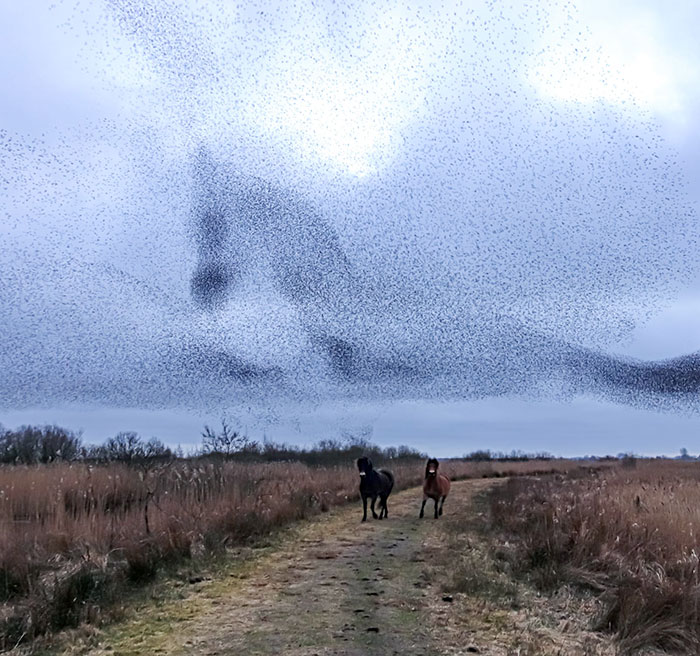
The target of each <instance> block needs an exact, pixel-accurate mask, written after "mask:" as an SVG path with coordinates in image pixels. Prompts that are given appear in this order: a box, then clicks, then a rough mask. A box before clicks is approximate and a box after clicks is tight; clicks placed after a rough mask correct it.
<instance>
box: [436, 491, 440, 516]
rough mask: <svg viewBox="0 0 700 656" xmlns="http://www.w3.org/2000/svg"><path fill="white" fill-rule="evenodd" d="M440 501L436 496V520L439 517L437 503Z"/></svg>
mask: <svg viewBox="0 0 700 656" xmlns="http://www.w3.org/2000/svg"><path fill="white" fill-rule="evenodd" d="M439 500H440V497H439V496H437V497H435V519H437V518H438V517H439V516H440V515H438V501H439Z"/></svg>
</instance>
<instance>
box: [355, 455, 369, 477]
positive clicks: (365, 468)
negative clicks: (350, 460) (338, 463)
mask: <svg viewBox="0 0 700 656" xmlns="http://www.w3.org/2000/svg"><path fill="white" fill-rule="evenodd" d="M357 468H358V469H359V470H360V476H367V474H369V473H370V472H371V471H372V461H371V460H370V459H369V458H368V457H367V456H362V457H361V458H358V459H357Z"/></svg>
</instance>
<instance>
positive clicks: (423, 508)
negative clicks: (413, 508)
mask: <svg viewBox="0 0 700 656" xmlns="http://www.w3.org/2000/svg"><path fill="white" fill-rule="evenodd" d="M427 500H428V497H425V496H424V497H423V503H422V504H421V507H420V515H418V516H419V517H420V518H421V519H423V512H424V511H425V502H426V501H427Z"/></svg>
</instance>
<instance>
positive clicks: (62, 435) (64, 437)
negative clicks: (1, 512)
mask: <svg viewBox="0 0 700 656" xmlns="http://www.w3.org/2000/svg"><path fill="white" fill-rule="evenodd" d="M175 457H176V453H175V452H173V450H172V449H170V448H169V447H167V446H166V445H165V444H163V442H161V441H160V440H158V439H156V438H151V439H150V440H144V439H142V438H141V437H140V436H139V435H138V434H137V433H133V432H122V433H118V434H117V435H115V436H114V437H110V438H109V439H108V440H106V441H105V443H104V444H84V443H83V438H82V435H81V434H80V433H76V432H74V431H71V430H67V429H65V428H61V427H60V426H21V427H20V428H18V429H16V430H4V429H3V428H2V427H0V463H2V464H16V465H38V464H48V463H51V462H74V461H78V460H88V461H90V460H92V461H96V462H125V463H131V462H136V461H144V460H154V459H158V460H169V459H173V458H175Z"/></svg>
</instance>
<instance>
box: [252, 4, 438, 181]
mask: <svg viewBox="0 0 700 656" xmlns="http://www.w3.org/2000/svg"><path fill="white" fill-rule="evenodd" d="M412 29H413V30H415V29H418V25H414V26H413V27H408V22H407V21H406V20H405V17H403V16H402V15H401V14H400V12H393V13H389V14H386V15H384V16H383V17H382V20H380V21H378V22H377V24H376V26H375V27H374V29H369V28H368V30H367V31H366V32H365V34H364V35H363V37H362V39H361V40H358V41H356V42H355V43H352V44H350V47H349V48H347V49H346V50H345V52H343V53H342V54H340V53H339V52H338V51H335V50H332V49H331V48H329V47H328V46H327V45H326V44H324V43H323V42H322V41H320V42H318V43H317V48H309V49H308V50H306V51H305V52H298V51H292V50H291V49H285V50H284V51H282V52H281V53H279V54H278V55H277V57H276V58H275V60H274V61H273V62H272V64H271V65H270V66H269V68H270V70H271V71H272V72H273V75H272V76H271V78H270V79H268V80H267V83H266V84H265V100H264V111H263V113H262V115H261V116H257V117H255V119H256V121H257V122H258V123H259V124H262V126H263V127H264V129H265V130H267V131H271V132H274V133H277V134H278V135H281V136H282V137H283V138H285V139H288V140H291V142H292V143H293V146H294V148H295V150H296V151H297V152H298V153H299V155H300V156H301V157H302V158H305V159H308V160H310V161H311V162H312V163H314V164H315V163H317V162H318V161H319V160H320V161H321V162H322V163H323V164H324V165H326V166H330V167H332V168H334V169H336V170H339V171H341V172H343V173H348V174H350V175H354V176H360V177H361V176H365V175H367V174H370V173H373V172H375V171H377V170H379V169H380V168H382V167H383V166H384V165H385V164H386V163H387V162H388V161H390V160H391V158H392V156H393V153H394V151H395V145H394V144H395V141H396V139H397V138H398V135H399V131H400V130H401V128H402V127H403V126H405V125H406V124H407V123H408V122H409V121H410V120H411V119H413V118H414V117H415V116H416V113H417V109H418V107H419V105H420V102H421V97H422V94H421V89H422V88H423V86H424V85H425V83H426V77H425V73H424V72H423V71H424V68H423V67H424V66H425V63H426V59H428V60H429V59H430V58H431V53H430V52H425V51H423V50H421V48H418V47H415V44H416V40H415V38H413V36H412V35H411V34H410V32H411V30H412ZM407 44H410V45H411V46H412V47H411V48H408V47H407ZM355 52H356V53H361V57H359V56H357V55H356V54H355Z"/></svg>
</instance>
